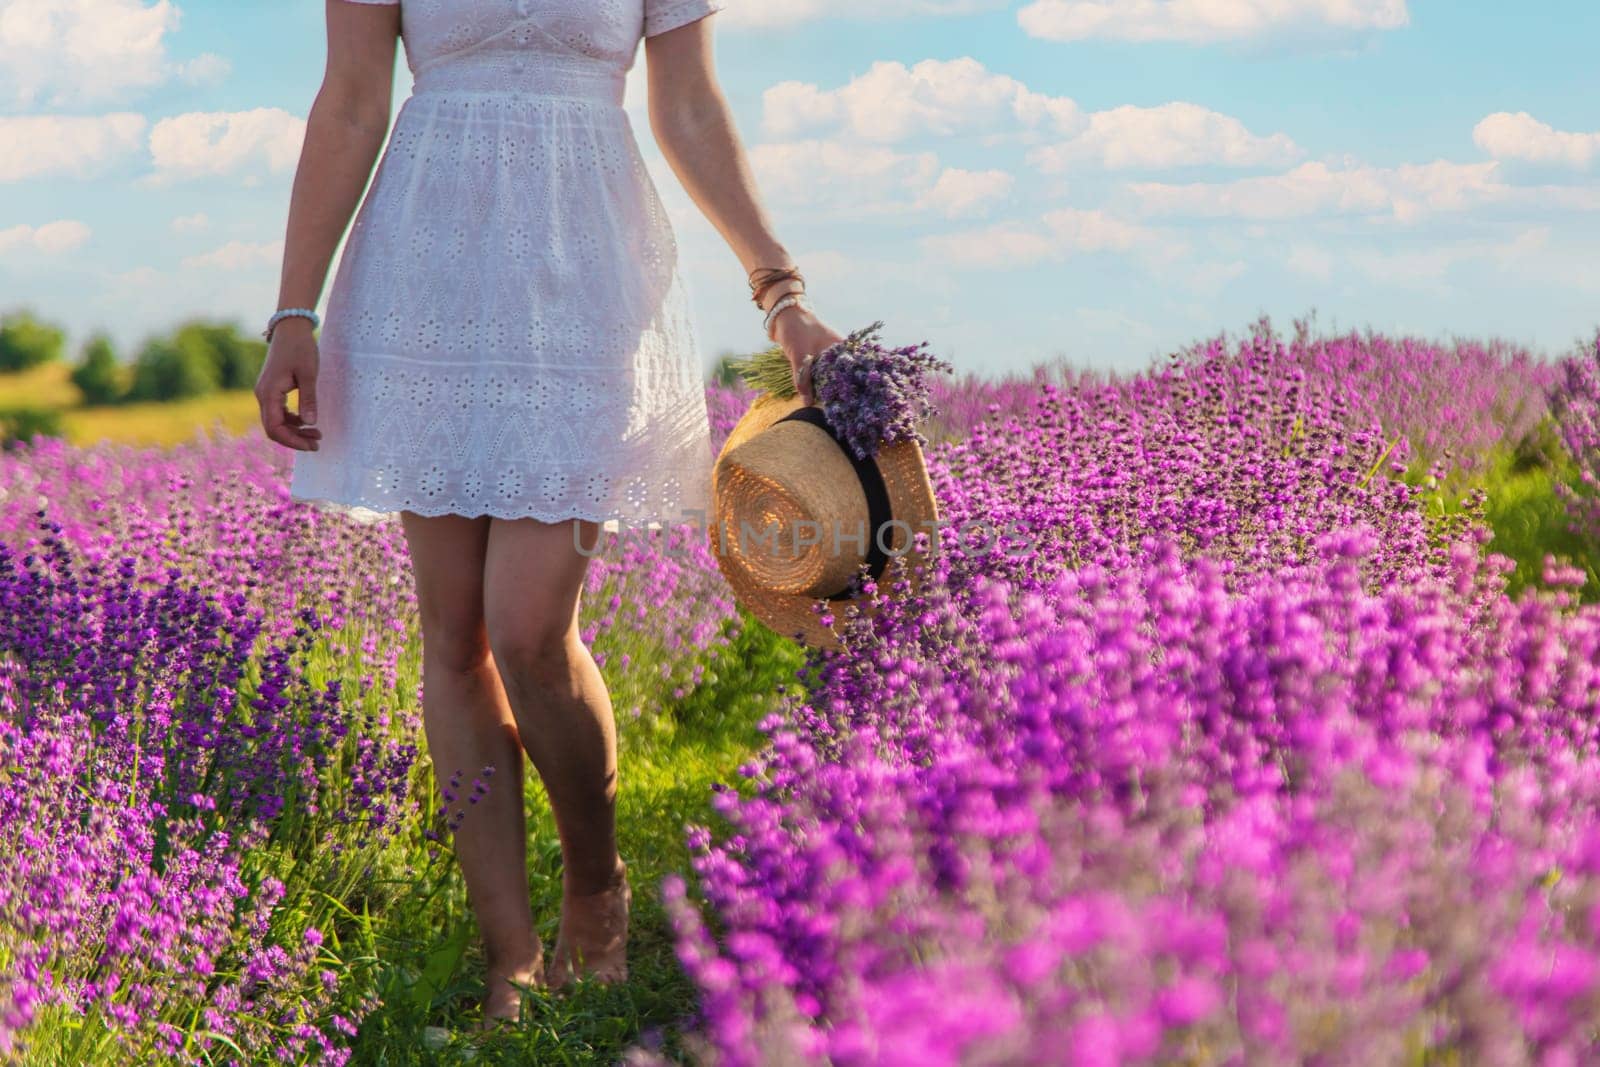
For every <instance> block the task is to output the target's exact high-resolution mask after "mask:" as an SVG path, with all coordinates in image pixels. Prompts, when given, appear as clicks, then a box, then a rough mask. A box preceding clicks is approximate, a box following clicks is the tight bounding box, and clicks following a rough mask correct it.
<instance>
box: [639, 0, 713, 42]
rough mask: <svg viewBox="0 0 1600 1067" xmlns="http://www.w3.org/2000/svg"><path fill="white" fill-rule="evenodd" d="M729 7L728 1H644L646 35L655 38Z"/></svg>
mask: <svg viewBox="0 0 1600 1067" xmlns="http://www.w3.org/2000/svg"><path fill="white" fill-rule="evenodd" d="M727 6H728V0H644V35H645V36H646V37H654V36H655V35H656V34H658V33H666V32H667V31H668V30H675V29H677V28H678V27H679V26H687V25H688V24H689V23H691V22H693V21H694V20H695V19H703V18H705V17H706V16H707V15H709V14H711V13H712V12H713V11H721V10H722V9H723V8H725V7H727Z"/></svg>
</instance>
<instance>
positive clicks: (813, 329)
mask: <svg viewBox="0 0 1600 1067" xmlns="http://www.w3.org/2000/svg"><path fill="white" fill-rule="evenodd" d="M773 336H774V338H775V339H776V340H777V342H778V345H779V346H780V347H781V348H782V349H783V354H784V355H786V356H788V357H789V371H790V373H792V374H793V375H794V388H795V392H797V393H799V394H800V401H801V403H803V404H806V405H807V406H809V405H811V404H815V403H816V402H817V394H816V391H815V390H814V389H812V387H811V368H810V367H809V366H808V367H806V369H805V370H804V371H803V372H802V370H801V366H800V365H801V364H802V363H803V362H804V361H805V358H806V357H807V356H820V355H821V354H822V353H823V351H824V350H825V349H827V348H828V347H829V346H831V345H834V344H837V343H838V342H840V341H843V340H844V336H843V335H842V334H840V333H839V332H838V331H837V330H833V329H830V328H829V327H828V326H827V325H825V324H824V323H823V322H822V320H821V319H819V318H817V317H816V315H814V314H812V312H811V311H810V310H808V309H806V308H803V307H791V308H786V309H784V310H783V311H780V312H778V318H777V320H776V321H775V322H774V324H773ZM812 362H813V363H815V360H813V361H812Z"/></svg>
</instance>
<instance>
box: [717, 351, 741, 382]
mask: <svg viewBox="0 0 1600 1067" xmlns="http://www.w3.org/2000/svg"><path fill="white" fill-rule="evenodd" d="M743 358H745V357H743V356H741V355H739V354H738V353H737V352H724V353H723V354H722V356H721V357H720V358H718V360H717V362H716V364H715V365H714V366H712V368H711V375H710V377H711V382H712V384H713V385H737V384H739V372H738V371H736V370H735V369H734V367H733V361H734V360H736V359H743Z"/></svg>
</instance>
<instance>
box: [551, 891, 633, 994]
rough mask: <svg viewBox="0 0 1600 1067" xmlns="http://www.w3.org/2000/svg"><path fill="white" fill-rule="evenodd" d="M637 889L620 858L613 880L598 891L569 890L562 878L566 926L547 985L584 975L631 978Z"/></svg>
mask: <svg viewBox="0 0 1600 1067" xmlns="http://www.w3.org/2000/svg"><path fill="white" fill-rule="evenodd" d="M632 903H633V890H632V888H630V887H629V885H628V865H627V864H626V863H624V862H622V860H621V859H618V860H617V870H616V873H615V874H614V875H613V876H612V880H611V884H610V885H608V886H607V887H606V888H604V889H601V890H600V891H599V892H595V893H584V894H577V893H573V892H571V891H570V889H569V888H568V887H567V886H566V884H565V879H564V878H563V888H562V897H561V925H560V929H559V931H558V932H557V935H556V947H555V950H554V952H552V953H551V959H550V969H549V971H548V972H547V973H546V975H545V981H546V983H547V984H548V985H549V986H551V987H555V988H565V987H566V986H569V985H571V984H572V983H573V982H574V981H576V980H577V979H578V978H579V977H588V978H594V979H597V980H599V981H602V982H625V981H627V979H628V911H629V908H630V907H631V906H632Z"/></svg>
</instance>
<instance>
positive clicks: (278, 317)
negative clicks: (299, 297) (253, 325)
mask: <svg viewBox="0 0 1600 1067" xmlns="http://www.w3.org/2000/svg"><path fill="white" fill-rule="evenodd" d="M292 318H301V319H310V320H311V328H312V329H313V330H314V329H316V328H317V327H318V326H321V325H322V320H321V319H320V318H318V317H317V313H316V312H315V311H313V310H312V309H311V308H282V309H280V310H278V311H275V312H273V314H272V318H270V319H268V320H267V328H266V329H265V330H262V331H261V337H262V339H263V340H265V341H266V342H267V343H269V344H270V343H271V342H272V331H273V330H276V329H277V328H278V323H280V322H282V321H283V320H284V319H292Z"/></svg>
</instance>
